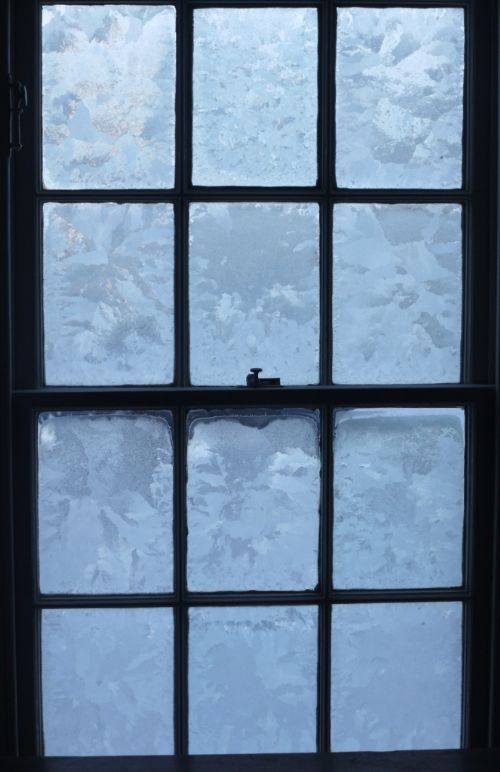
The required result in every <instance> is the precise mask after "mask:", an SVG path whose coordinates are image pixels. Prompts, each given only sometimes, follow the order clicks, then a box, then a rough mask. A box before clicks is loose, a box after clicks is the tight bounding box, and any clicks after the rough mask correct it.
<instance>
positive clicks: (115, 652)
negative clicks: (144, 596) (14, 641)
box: [42, 608, 174, 756]
mask: <svg viewBox="0 0 500 772" xmlns="http://www.w3.org/2000/svg"><path fill="white" fill-rule="evenodd" d="M173 638H174V634H173V615H172V610H171V609H160V608H127V609H125V608H104V609H102V608H93V609H64V610H62V609H57V610H56V609H49V610H44V611H43V613H42V687H43V690H42V694H43V736H44V751H45V754H46V755H47V756H136V755H139V756H151V755H155V754H170V753H173V749H174V741H173V734H174V732H173V729H174V726H173V672H174V665H173Z"/></svg>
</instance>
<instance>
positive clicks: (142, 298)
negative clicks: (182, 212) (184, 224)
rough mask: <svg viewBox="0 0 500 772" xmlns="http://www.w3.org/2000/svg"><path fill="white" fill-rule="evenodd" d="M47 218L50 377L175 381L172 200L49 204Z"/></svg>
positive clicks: (55, 381)
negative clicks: (168, 202)
mask: <svg viewBox="0 0 500 772" xmlns="http://www.w3.org/2000/svg"><path fill="white" fill-rule="evenodd" d="M43 222H44V244H43V296H44V348H45V381H46V383H47V384H50V385H72V386H73V385H75V386H79V385H83V386H90V385H98V386H99V385H113V384H116V385H124V384H159V383H170V382H171V381H172V380H173V376H174V343H173V341H174V308H173V306H174V292H173V284H174V217H173V209H172V206H171V205H170V204H111V203H105V204H101V203H99V204H98V203H87V204H45V206H44V208H43Z"/></svg>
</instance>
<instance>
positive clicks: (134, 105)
mask: <svg viewBox="0 0 500 772" xmlns="http://www.w3.org/2000/svg"><path fill="white" fill-rule="evenodd" d="M175 27H176V17H175V8H174V7H173V6H171V5H119V4H117V5H115V4H111V3H108V4H103V5H84V4H82V5H64V4H61V5H46V6H43V9H42V119H43V183H44V186H45V187H46V188H61V189H64V188H68V189H78V188H81V189H85V188H105V189H109V188H169V187H172V186H173V184H174V156H175V144H174V137H175V72H176V37H175Z"/></svg>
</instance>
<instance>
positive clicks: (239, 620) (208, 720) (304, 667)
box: [189, 606, 318, 753]
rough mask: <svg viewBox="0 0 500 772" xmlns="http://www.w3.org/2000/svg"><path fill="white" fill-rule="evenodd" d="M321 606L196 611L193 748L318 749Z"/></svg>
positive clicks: (192, 629) (192, 617) (192, 623)
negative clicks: (319, 611) (317, 719)
mask: <svg viewBox="0 0 500 772" xmlns="http://www.w3.org/2000/svg"><path fill="white" fill-rule="evenodd" d="M317 618H318V613H317V609H316V608H313V607H311V606H295V607H290V606H288V607H287V606H274V607H262V606H261V607H255V606H254V607H246V608H192V609H190V611H189V752H190V753H303V752H304V753H313V752H314V751H315V750H316V684H317Z"/></svg>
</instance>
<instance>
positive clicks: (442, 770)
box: [4, 750, 500, 772]
mask: <svg viewBox="0 0 500 772" xmlns="http://www.w3.org/2000/svg"><path fill="white" fill-rule="evenodd" d="M499 769H500V750H475V751H467V750H461V751H401V752H396V753H331V754H330V753H320V754H294V755H282V754H276V755H253V756H187V757H172V756H121V757H109V756H108V757H90V758H80V757H60V758H48V757H47V758H31V757H20V758H8V759H6V763H5V765H4V770H6V771H7V772H31V770H33V772H97V771H98V772H498V770H499Z"/></svg>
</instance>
